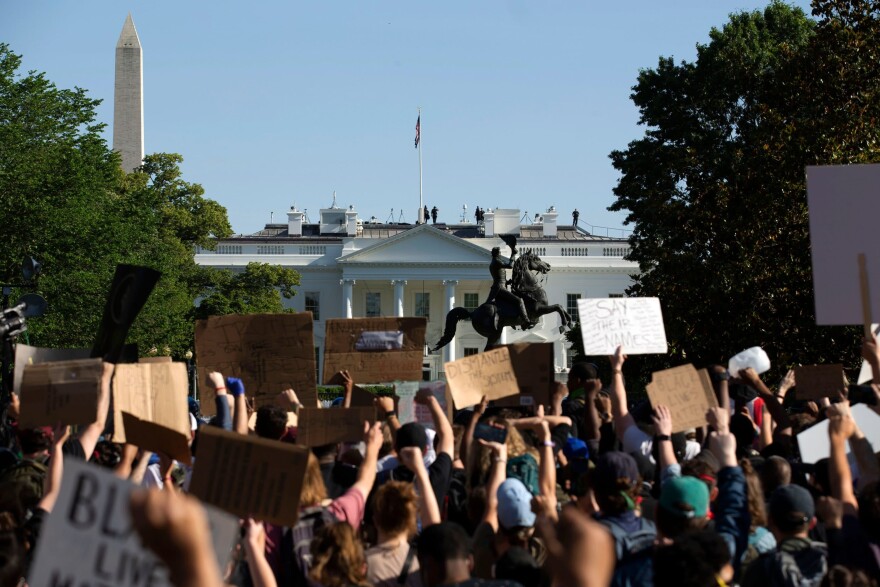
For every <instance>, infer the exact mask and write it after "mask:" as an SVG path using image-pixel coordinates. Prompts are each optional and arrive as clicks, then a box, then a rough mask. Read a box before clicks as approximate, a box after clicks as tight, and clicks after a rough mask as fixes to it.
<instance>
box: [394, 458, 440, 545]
mask: <svg viewBox="0 0 880 587" xmlns="http://www.w3.org/2000/svg"><path fill="white" fill-rule="evenodd" d="M399 456H400V461H401V462H402V463H403V464H404V466H406V468H407V469H409V470H410V471H412V472H413V475H414V476H415V479H414V480H415V486H416V494H418V498H419V514H420V516H421V520H422V528H425V527H427V526H431V525H433V524H439V523H440V522H441V520H440V506H439V505H437V497H436V496H435V495H434V488H433V487H432V486H431V479H430V478H429V477H428V469H427V468H426V467H425V459H424V456H423V455H422V449H420V448H419V447H417V446H408V447H406V448H404V449H402V450H401V451H400V455H399Z"/></svg>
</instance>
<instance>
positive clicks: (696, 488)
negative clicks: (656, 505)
mask: <svg viewBox="0 0 880 587" xmlns="http://www.w3.org/2000/svg"><path fill="white" fill-rule="evenodd" d="M660 507H662V508H663V509H664V510H666V511H667V512H669V513H671V514H675V515H677V516H680V517H682V518H705V517H706V515H707V514H708V513H709V488H708V487H706V484H705V483H703V482H702V481H700V480H699V479H697V478H696V477H687V476H686V477H674V478H672V479H670V480H669V481H667V482H666V483H664V484H663V489H662V490H661V491H660Z"/></svg>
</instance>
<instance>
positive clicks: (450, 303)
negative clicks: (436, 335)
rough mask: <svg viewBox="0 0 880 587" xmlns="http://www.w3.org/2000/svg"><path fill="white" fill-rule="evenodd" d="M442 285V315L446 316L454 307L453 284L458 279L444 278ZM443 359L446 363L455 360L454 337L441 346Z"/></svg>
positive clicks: (456, 283) (456, 282)
mask: <svg viewBox="0 0 880 587" xmlns="http://www.w3.org/2000/svg"><path fill="white" fill-rule="evenodd" d="M443 285H445V286H446V297H445V298H444V306H445V309H444V312H443V315H444V316H446V314H448V313H449V312H451V311H452V308H454V307H455V286H456V285H458V280H457V279H444V280H443ZM444 326H445V325H444ZM443 360H444V361H445V362H447V363H448V362H449V361H454V360H455V337H453V338H452V340H450V341H449V344H447V345H446V346H445V347H443Z"/></svg>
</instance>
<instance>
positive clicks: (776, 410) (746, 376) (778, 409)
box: [739, 367, 791, 436]
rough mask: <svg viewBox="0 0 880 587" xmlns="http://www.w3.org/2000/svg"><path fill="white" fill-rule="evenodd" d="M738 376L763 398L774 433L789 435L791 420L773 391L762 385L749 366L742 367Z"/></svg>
mask: <svg viewBox="0 0 880 587" xmlns="http://www.w3.org/2000/svg"><path fill="white" fill-rule="evenodd" d="M739 378H740V379H741V380H743V381H744V382H746V383H747V384H748V385H750V386H751V387H752V388H754V389H755V390H756V391H757V392H758V393H759V394H760V395H761V397H762V398H764V405H765V406H767V410H768V411H769V412H770V416H771V417H772V418H773V421H774V422H776V435H777V436H791V420H789V418H788V414H787V413H786V412H785V410H784V409H783V407H782V404H781V403H779V401H778V400H777V399H776V396H775V395H773V392H772V391H770V390H769V389H768V388H767V386H766V385H764V382H763V381H761V378H760V377H759V376H758V374H757V373H756V372H755V370H754V369H752V368H751V367H749V368H748V369H743V370H742V371H740V372H739Z"/></svg>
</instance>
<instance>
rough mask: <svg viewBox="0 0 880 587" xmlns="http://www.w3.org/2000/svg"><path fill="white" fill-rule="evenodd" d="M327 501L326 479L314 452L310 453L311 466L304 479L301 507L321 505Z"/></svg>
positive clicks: (307, 469) (309, 465)
mask: <svg viewBox="0 0 880 587" xmlns="http://www.w3.org/2000/svg"><path fill="white" fill-rule="evenodd" d="M325 499H327V486H326V485H324V477H323V476H322V475H321V464H320V463H319V462H318V458H317V457H316V456H315V455H314V454H312V451H309V464H308V466H307V467H306V476H305V478H304V479H303V488H302V494H301V496H300V498H299V507H301V508H307V507H312V506H316V505H320V503H321V502H322V501H324V500H325Z"/></svg>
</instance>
